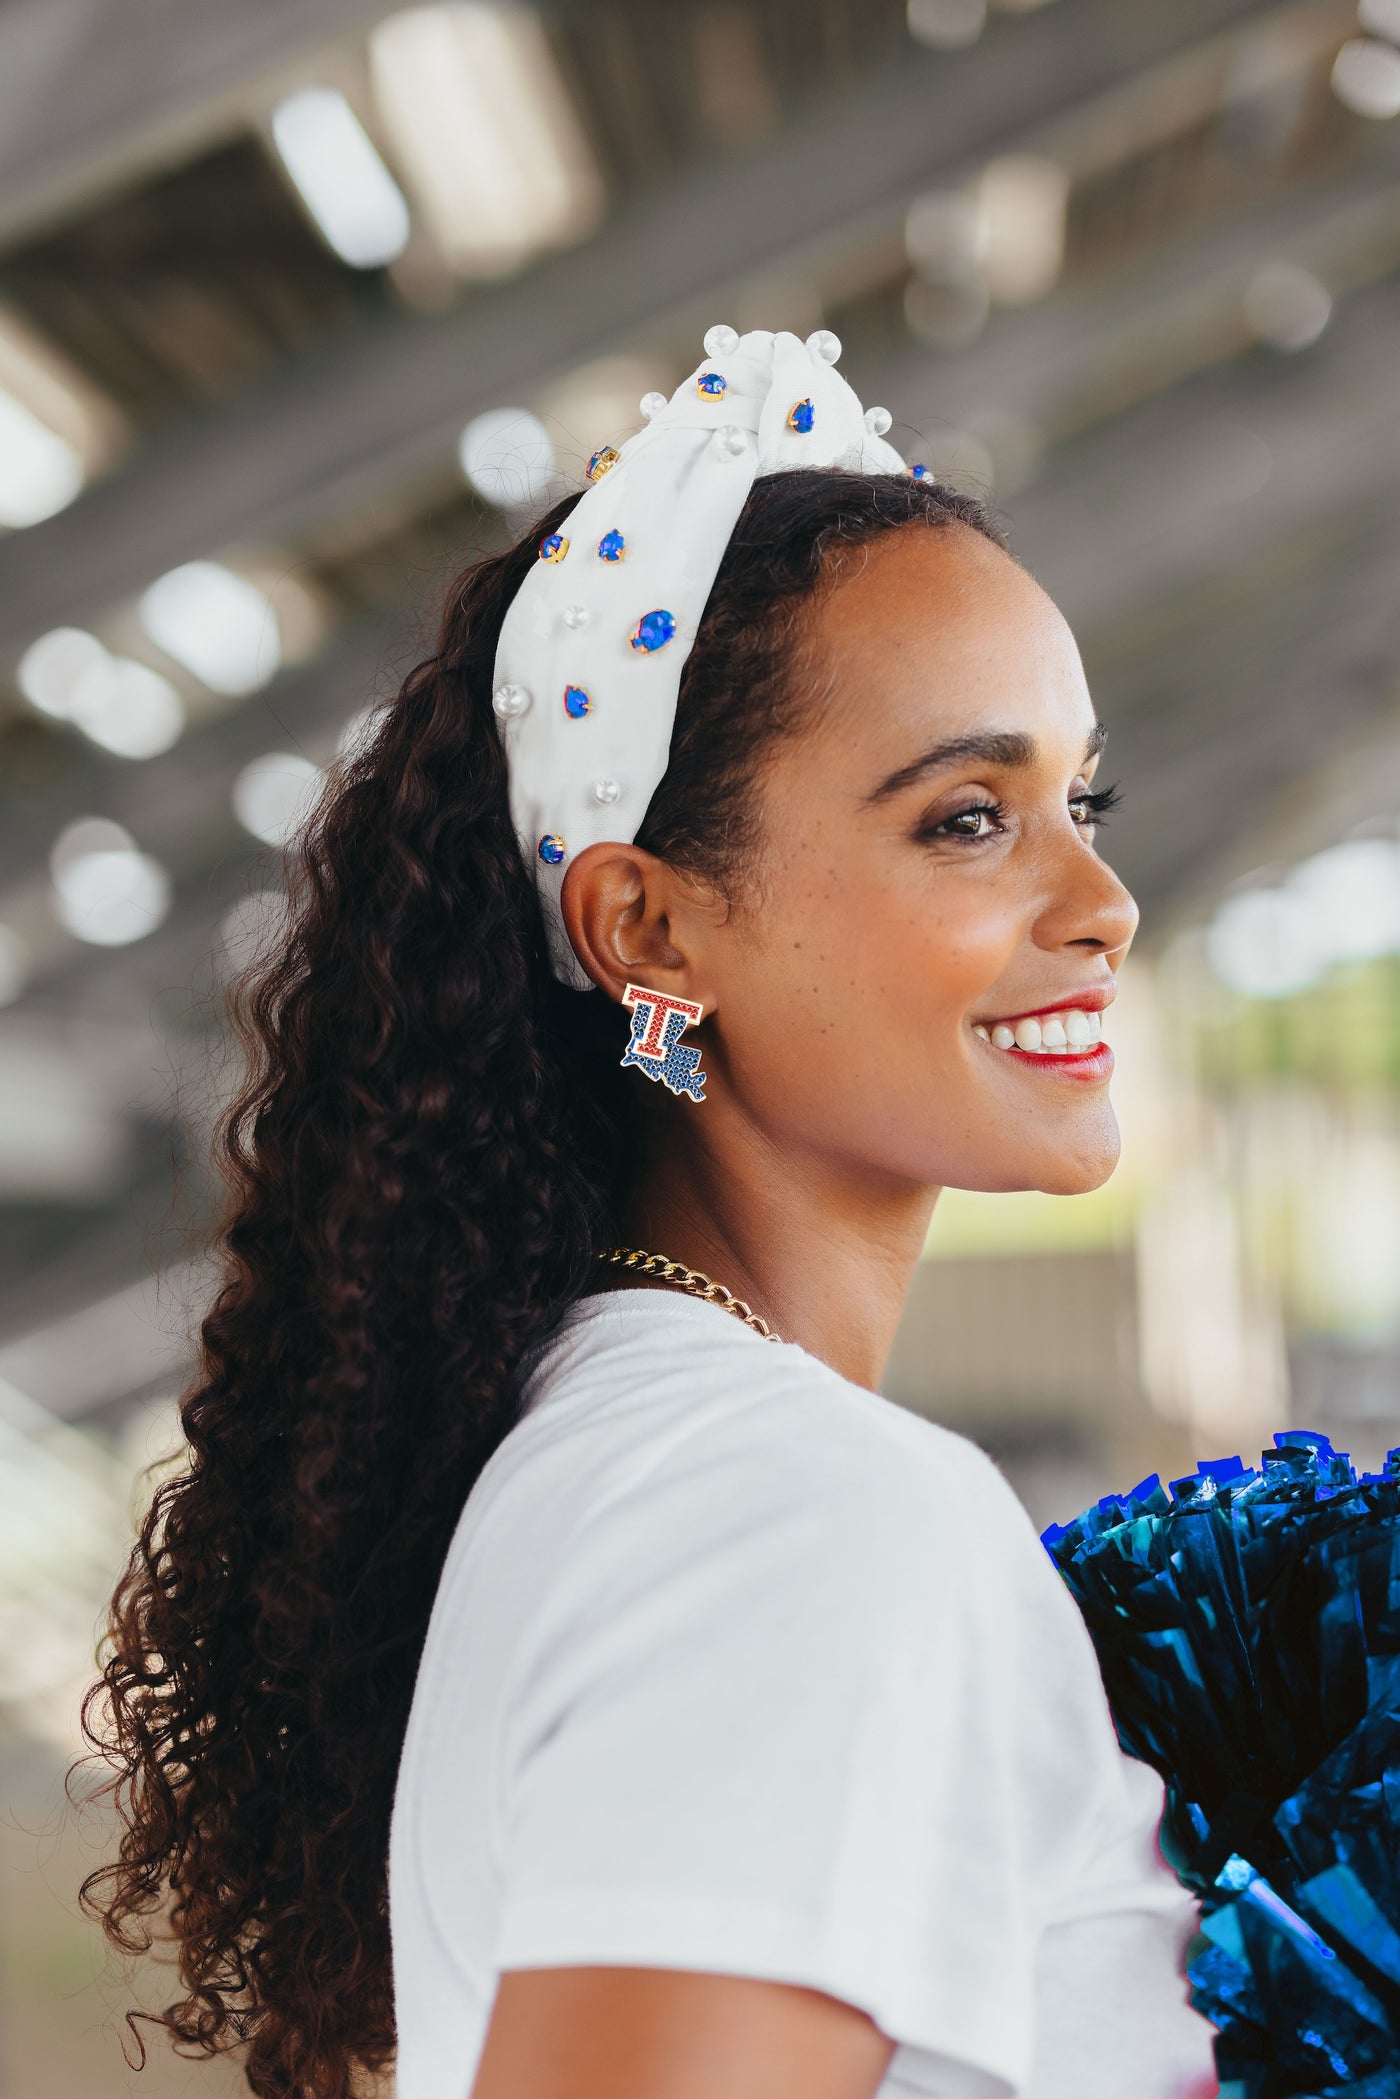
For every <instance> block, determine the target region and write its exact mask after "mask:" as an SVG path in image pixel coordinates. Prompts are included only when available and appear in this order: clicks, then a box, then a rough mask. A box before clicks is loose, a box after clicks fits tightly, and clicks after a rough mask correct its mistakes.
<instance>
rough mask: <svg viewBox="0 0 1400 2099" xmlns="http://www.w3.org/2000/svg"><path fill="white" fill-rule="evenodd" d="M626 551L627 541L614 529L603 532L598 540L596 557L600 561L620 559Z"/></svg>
mask: <svg viewBox="0 0 1400 2099" xmlns="http://www.w3.org/2000/svg"><path fill="white" fill-rule="evenodd" d="M626 551H627V542H626V540H625V539H624V538H623V536H622V534H621V533H620V532H619V531H617V530H616V529H614V530H613V531H611V532H605V533H604V534H603V536H602V538H601V539H600V540H599V542H598V559H599V560H600V561H621V559H622V557H623V555H624V554H625V553H626Z"/></svg>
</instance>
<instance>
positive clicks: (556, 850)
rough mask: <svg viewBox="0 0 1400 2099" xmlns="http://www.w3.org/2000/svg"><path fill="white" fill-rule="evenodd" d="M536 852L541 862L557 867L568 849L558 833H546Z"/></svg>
mask: <svg viewBox="0 0 1400 2099" xmlns="http://www.w3.org/2000/svg"><path fill="white" fill-rule="evenodd" d="M536 850H537V852H538V853H539V856H540V858H541V860H545V861H547V862H548V863H549V865H550V866H551V867H557V866H558V865H559V862H560V861H561V860H562V859H563V857H564V854H565V851H566V850H567V848H566V847H565V844H564V841H563V839H562V838H561V837H560V836H559V833H558V832H557V831H546V832H545V834H544V837H543V838H542V839H541V840H540V842H539V845H538V847H537V848H536Z"/></svg>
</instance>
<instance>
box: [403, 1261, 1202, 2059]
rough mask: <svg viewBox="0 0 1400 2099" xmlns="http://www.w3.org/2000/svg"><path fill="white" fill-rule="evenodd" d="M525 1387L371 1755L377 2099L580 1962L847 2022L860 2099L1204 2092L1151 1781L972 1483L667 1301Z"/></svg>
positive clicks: (984, 1490) (1022, 1532)
mask: <svg viewBox="0 0 1400 2099" xmlns="http://www.w3.org/2000/svg"><path fill="white" fill-rule="evenodd" d="M526 1398H527V1404H528V1411H527V1413H526V1415H525V1418H524V1419H523V1420H522V1422H521V1423H520V1424H519V1426H518V1427H517V1428H515V1429H514V1430H513V1431H512V1432H511V1434H510V1435H509V1436H508V1437H507V1438H506V1440H505V1442H504V1443H503V1445H502V1446H501V1448H500V1450H499V1451H497V1453H496V1454H495V1456H494V1457H493V1458H492V1460H491V1462H490V1464H489V1465H488V1466H487V1467H486V1470H485V1471H484V1473H483V1474H482V1476H481V1479H480V1480H479V1481H478V1483H477V1485H476V1487H475V1489H474V1490H473V1492H472V1494H471V1497H470V1499H469V1501H468V1503H467V1507H466V1510H465V1512H464V1514H463V1516H462V1519H461V1522H460V1524H459V1525H458V1529H457V1534H456V1537H455V1538H454V1540H453V1543H452V1547H451V1550H450V1552H449V1554H448V1558H447V1563H446V1566H445V1569H444V1571H443V1576H442V1582H441V1585H440V1588H439V1591H438V1596H437V1601H436V1604H435V1606H434V1610H433V1616H432V1623H431V1626H430V1629H429V1633H428V1639H427V1645H426V1648H425V1651H424V1655H423V1662H422V1667H421V1671H420V1674H419V1678H418V1684H417V1689H416V1692H415V1695H414V1702H413V1710H412V1715H411V1718H410V1721H409V1726H408V1734H407V1740H406V1743H405V1747H404V1756H403V1764H402V1768H401V1771H400V1775H399V1782H398V1791H397V1797H396V1800H395V1806H394V1822H393V1837H392V1844H391V1852H390V1874H389V1890H390V1906H391V1923H392V1931H393V1947H394V1979H395V1991H396V1997H397V2007H398V2025H399V2062H398V2092H399V2099H467V2095H468V2094H469V2093H470V2090H471V2086H472V2081H473V2078H474V2076H475V2072H476V2066H477V2062H478V2059H479V2056H480V2052H481V2048H482V2043H483V2041H484V2039H485V2033H486V2026H487V2021H488V2019H489V2016H490V2012H491V2004H492V1999H493V1995H494V1992H495V1987H496V1981H497V1978H498V1976H499V1975H500V1974H501V1973H502V1971H503V1970H507V1969H515V1968H535V1967H554V1966H570V1965H597V1964H624V1965H629V1966H639V1967H660V1968H682V1969H692V1970H702V1971H709V1972H714V1973H721V1974H728V1975H743V1976H760V1977H767V1978H769V1979H771V1980H774V1981H779V1982H789V1983H799V1984H805V1985H807V1986H808V1987H810V1988H813V1989H818V1990H824V1991H827V1992H828V1993H829V1994H831V1995H832V1996H834V1997H839V1998H842V1999H844V2000H846V2001H847V2002H849V2003H851V2004H854V2005H858V2006H860V2007H861V2008H862V2009H863V2010H865V2011H867V2012H868V2013H869V2014H870V2015H871V2017H872V2018H873V2019H874V2020H875V2021H876V2022H877V2024H878V2025H879V2026H880V2027H881V2028H882V2029H883V2030H884V2032H885V2033H886V2034H887V2035H889V2036H890V2037H891V2038H892V2039H893V2040H894V2041H895V2042H896V2043H897V2044H898V2045H897V2048H896V2052H895V2055H894V2058H893V2061H892V2063H891V2066H890V2069H889V2072H888V2074H887V2077H886V2079H885V2081H884V2083H883V2084H882V2086H881V2095H882V2099H896V2095H920V2099H1007V2095H1010V2094H1016V2095H1025V2099H1123V2094H1124V2093H1125V2092H1128V2091H1131V2092H1132V2094H1133V2099H1188V2095H1190V2099H1196V2095H1197V2094H1201V2093H1209V2092H1213V2091H1214V2090H1215V2080H1214V2076H1213V2073H1212V2066H1211V2049H1210V2038H1211V2029H1210V2027H1209V2026H1208V2025H1207V2024H1206V2022H1205V2021H1204V2020H1203V2019H1201V2018H1199V2017H1198V2016H1197V2014H1196V2013H1194V2012H1192V2011H1191V2010H1190V2009H1189V2008H1188V2005H1187V2001H1186V1985H1185V1983H1184V1982H1183V1980H1182V1977H1181V1960H1182V1955H1183V1951H1184V1947H1185V1942H1186V1940H1187V1939H1188V1937H1189V1936H1190V1934H1191V1932H1192V1930H1193V1929H1194V1925H1195V1916H1196V1912H1195V1905H1194V1904H1193V1903H1192V1901H1191V1900H1190V1899H1189V1897H1188V1896H1186V1895H1185V1894H1183V1892H1182V1891H1181V1889H1180V1888H1179V1886H1178V1884H1177V1882H1176V1880H1175V1879H1174V1877H1173V1876H1172V1874H1171V1873H1170V1871H1169V1870H1168V1868H1167V1867H1166V1866H1165V1865H1164V1864H1163V1862H1162V1859H1161V1856H1160V1853H1159V1852H1158V1850H1157V1846H1156V1832H1157V1825H1158V1822H1159V1820H1160V1816H1161V1808H1162V1786H1161V1781H1160V1780H1159V1779H1158V1778H1157V1776H1156V1775H1155V1773H1153V1772H1151V1771H1149V1770H1148V1769H1147V1768H1146V1766H1145V1765H1142V1764H1139V1763H1135V1762H1133V1761H1131V1760H1130V1759H1129V1758H1127V1757H1125V1756H1123V1754H1122V1753H1121V1751H1120V1750H1119V1748H1118V1745H1117V1741H1116V1739H1115V1737H1114V1733H1113V1728H1112V1723H1111V1721H1110V1719H1109V1715H1108V1708H1107V1704H1106V1702H1105V1699H1104V1694H1103V1689H1102V1686H1101V1684H1100V1680H1099V1674H1098V1669H1097V1665H1096V1663H1095V1659H1094V1653H1093V1649H1092V1646H1091V1644H1090V1641H1089V1638H1088V1635H1087V1633H1086V1631H1085V1629H1084V1626H1083V1623H1082V1621H1081V1619H1080V1617H1079V1613H1078V1611H1077V1609H1076V1608H1075V1605H1074V1603H1073V1601H1072V1599H1071V1598H1070V1596H1069V1594H1068V1592H1067V1591H1066V1590H1065V1588H1064V1587H1063V1585H1062V1583H1061V1581H1060V1578H1059V1576H1058V1575H1057V1574H1056V1573H1055V1571H1054V1569H1053V1568H1052V1567H1051V1565H1050V1562H1049V1560H1048V1558H1047V1557H1046V1554H1045V1552H1044V1550H1043V1548H1042V1547H1041V1544H1040V1541H1039V1539H1038V1538H1037V1537H1036V1535H1035V1533H1034V1530H1033V1529H1032V1526H1031V1524H1030V1522H1029V1519H1028V1518H1027V1517H1026V1515H1025V1513H1024V1511H1023V1510H1022V1508H1021V1505H1020V1503H1019V1502H1018V1501H1017V1500H1016V1497H1015V1496H1014V1494H1013V1493H1012V1491H1011V1489H1010V1487H1009V1486H1008V1485H1007V1484H1006V1482H1005V1480H1004V1479H1003V1478H1002V1476H1001V1474H1000V1473H999V1472H998V1471H997V1470H996V1468H995V1466H994V1465H993V1464H992V1463H991V1461H990V1460H989V1459H988V1458H986V1457H985V1456H984V1455H983V1454H982V1453H981V1452H980V1451H979V1450H977V1449H976V1447H975V1446H974V1445H973V1444H971V1443H969V1442H968V1441H967V1440H966V1439H965V1438H963V1437H961V1436H957V1435H954V1434H952V1433H950V1432H949V1431H948V1430H946V1429H941V1428H937V1427H935V1426H934V1425H933V1424H932V1423H930V1422H927V1421H923V1420H920V1419H918V1418H916V1417H915V1416H913V1415H911V1414H907V1413H904V1412H902V1411H901V1410H900V1409H899V1408H897V1407H895V1406H894V1405H892V1404H891V1403H890V1402H889V1401H887V1400H884V1399H881V1398H879V1397H877V1396H876V1395H874V1394H873V1393H870V1392H867V1391H865V1390H863V1389H862V1388H860V1387H859V1386H856V1385H852V1384H849V1383H847V1381H846V1380H845V1379H844V1378H842V1377H840V1376H838V1375H837V1373H836V1372H835V1371H833V1370H831V1369H829V1368H828V1367H827V1366H826V1365H825V1364H823V1363H821V1362H819V1361H818V1360H817V1359H816V1358H815V1357H813V1356H810V1355H808V1354H807V1353H806V1352H805V1350H803V1349H800V1348H796V1347H793V1346H791V1345H782V1346H774V1345H773V1344H772V1343H771V1342H767V1341H764V1340H763V1339H762V1338H761V1337H760V1336H759V1335H757V1334H755V1333H753V1332H751V1331H750V1330H749V1329H747V1328H746V1327H744V1326H743V1325H742V1324H741V1323H740V1322H739V1321H738V1320H737V1319H734V1318H732V1317H730V1316H729V1315H727V1314H726V1313H724V1312H723V1311H721V1310H719V1309H718V1308H717V1307H715V1306H713V1305H706V1304H703V1303H700V1302H697V1301H696V1300H694V1299H692V1298H687V1297H682V1296H680V1295H679V1294H677V1293H672V1292H662V1291H652V1290H635V1291H632V1290H621V1291H614V1292H609V1293H607V1294H606V1295H602V1296H597V1297H592V1298H588V1299H585V1300H584V1301H583V1302H582V1303H581V1304H579V1305H578V1306H576V1307H575V1308H574V1310H573V1311H572V1312H571V1313H570V1314H569V1316H568V1318H567V1320H566V1322H565V1324H564V1326H563V1327H562V1329H561V1330H560V1332H559V1333H558V1334H557V1335H556V1336H555V1337H554V1338H553V1339H552V1341H551V1342H550V1344H549V1346H548V1348H547V1349H546V1351H545V1352H544V1353H543V1355H542V1356H541V1357H540V1358H539V1360H538V1361H537V1363H536V1364H535V1366H534V1368H533V1370H532V1373H531V1376H530V1380H529V1383H528V1386H527V1391H526Z"/></svg>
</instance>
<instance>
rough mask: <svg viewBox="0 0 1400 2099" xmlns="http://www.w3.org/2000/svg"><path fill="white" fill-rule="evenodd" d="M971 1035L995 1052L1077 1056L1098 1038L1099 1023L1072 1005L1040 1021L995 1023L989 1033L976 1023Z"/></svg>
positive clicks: (1024, 1019) (1030, 1017) (1030, 1015)
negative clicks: (992, 1048) (989, 1043)
mask: <svg viewBox="0 0 1400 2099" xmlns="http://www.w3.org/2000/svg"><path fill="white" fill-rule="evenodd" d="M972 1032H973V1034H974V1035H980V1036H981V1037H982V1040H983V1041H984V1042H987V1041H990V1042H991V1043H992V1044H993V1045H994V1046H995V1047H996V1048H997V1049H1004V1050H1008V1049H1019V1050H1027V1051H1029V1052H1030V1054H1031V1055H1032V1056H1042V1057H1078V1056H1083V1055H1084V1053H1085V1051H1086V1050H1091V1049H1093V1047H1094V1045H1095V1044H1096V1043H1097V1042H1099V1041H1100V1040H1101V1039H1102V1036H1103V1023H1102V1021H1101V1020H1100V1018H1099V1015H1098V1014H1097V1013H1085V1012H1083V1011H1081V1009H1080V1008H1079V1007H1078V1006H1072V1007H1070V1009H1069V1010H1068V1012H1064V1013H1047V1014H1045V1015H1044V1016H1043V1018H1042V1017H1041V1016H1040V1015H1038V1014H1034V1013H1027V1014H1025V1015H1024V1016H1023V1017H1022V1018H1021V1019H1020V1020H1016V1021H1008V1020H999V1021H998V1022H997V1024H996V1026H995V1027H994V1028H992V1029H991V1031H990V1034H989V1032H988V1030H987V1028H986V1027H985V1026H984V1025H983V1024H982V1023H981V1022H979V1023H978V1024H977V1025H976V1026H975V1027H974V1028H973V1031H972Z"/></svg>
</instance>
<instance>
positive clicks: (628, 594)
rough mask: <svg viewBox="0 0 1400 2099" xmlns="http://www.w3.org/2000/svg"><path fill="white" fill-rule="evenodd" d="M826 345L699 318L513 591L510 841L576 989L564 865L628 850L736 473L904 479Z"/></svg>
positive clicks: (498, 699) (505, 668)
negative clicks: (629, 427)
mask: <svg viewBox="0 0 1400 2099" xmlns="http://www.w3.org/2000/svg"><path fill="white" fill-rule="evenodd" d="M840 354H841V345H840V343H839V342H838V341H837V339H836V337H835V336H834V335H832V334H831V333H830V332H829V331H827V330H819V331H818V333H817V334H815V335H811V336H809V337H808V338H807V341H806V342H805V343H803V342H801V341H799V340H798V338H797V337H796V336H795V335H787V334H781V333H780V334H777V335H770V334H767V333H765V332H763V331H762V330H755V331H754V332H753V333H751V334H749V335H745V336H738V335H736V334H735V332H734V330H733V329H732V328H712V329H711V330H710V331H709V333H708V334H707V335H706V337H705V357H706V361H705V362H704V363H703V364H700V365H698V366H697V367H696V369H695V371H694V372H692V374H691V375H690V377H689V378H688V379H686V380H685V381H684V382H683V383H682V384H681V385H680V386H678V387H677V389H676V391H675V393H674V394H672V396H671V398H670V400H669V401H667V400H666V399H665V398H664V396H662V395H660V394H648V395H647V397H646V400H645V401H644V402H643V403H642V406H643V409H644V411H646V412H647V413H648V414H649V415H650V421H649V422H648V423H647V425H646V427H645V428H644V429H642V430H639V431H638V432H637V434H636V435H635V436H634V437H630V438H628V440H627V442H626V443H625V444H624V445H623V446H622V448H621V449H620V451H616V452H614V451H612V450H611V448H608V449H606V450H605V451H603V452H601V453H595V455H594V457H593V459H592V460H591V461H590V462H589V474H588V480H589V486H588V487H587V488H586V489H585V490H584V492H583V494H582V495H581V496H580V497H579V500H578V502H577V503H576V504H575V505H574V507H573V509H572V510H571V511H570V512H569V515H568V517H567V518H565V520H564V521H563V523H562V524H561V525H560V526H559V528H558V530H557V531H556V532H553V533H551V534H550V535H549V536H548V537H547V538H546V539H545V540H544V541H543V542H542V543H541V547H540V558H539V560H538V561H537V562H536V563H535V565H534V567H533V568H532V569H531V570H530V572H529V574H528V575H527V576H526V578H525V581H524V582H523V583H522V584H521V586H520V589H519V590H518V591H517V592H516V595H515V597H514V599H513V600H512V602H511V606H510V609H509V611H508V612H507V613H506V617H505V621H504V624H503V625H502V628H501V637H500V642H499V645H498V647H497V651H496V670H495V700H494V705H495V709H496V714H497V717H498V719H499V722H500V727H501V733H502V737H503V740H504V744H505V751H506V760H507V766H508V770H509V778H510V810H511V819H512V822H513V823H514V826H515V831H516V835H517V837H518V839H519V841H520V850H521V852H522V853H523V855H524V857H525V862H526V865H527V866H528V867H529V868H530V869H531V871H532V873H533V874H534V877H535V881H536V883H537V886H538V889H539V896H540V906H541V909H542V911H543V913H544V921H545V928H546V932H547V934H548V939H549V951H550V957H551V960H552V962H553V965H554V973H555V975H556V976H557V977H559V978H560V979H561V980H562V981H563V982H564V983H566V984H572V985H573V986H575V988H576V989H578V990H581V991H582V990H587V989H588V988H589V987H590V983H591V979H590V978H589V977H588V976H587V975H586V974H585V972H584V970H583V969H582V967H581V966H580V964H579V961H578V958H577V956H576V955H575V953H574V950H573V947H572V945H571V944H570V941H569V936H568V934H567V933H566V932H565V930H564V921H563V918H562V915H561V913H560V909H559V893H560V890H561V888H562V887H563V881H564V870H565V868H566V867H567V865H568V863H569V861H570V860H571V859H572V858H573V856H574V855H575V854H577V853H579V852H580V851H582V849H583V848H584V847H585V846H588V845H596V844H599V843H601V842H602V841H604V840H609V841H616V842H619V843H629V844H630V842H631V841H632V840H633V839H634V838H635V837H636V835H637V832H638V831H639V830H640V828H641V824H642V819H643V817H644V816H645V815H646V811H647V804H648V803H649V802H650V800H651V798H652V795H653V794H654V793H655V791H656V788H657V786H658V785H659V783H660V780H661V776H662V774H663V773H664V772H665V770H666V765H667V761H668V758H669V755H670V749H671V731H672V727H673V725H674V723H675V718H676V698H677V694H678V691H679V688H680V678H681V671H682V668H683V666H684V664H685V659H686V657H687V656H688V654H689V653H690V649H691V646H692V644H693V643H694V640H695V635H696V630H697V629H698V627H699V625H700V619H701V615H702V614H703V612H704V610H705V604H706V601H707V599H708V598H709V595H710V590H711V588H712V586H713V584H714V580H715V576H716V573H717V572H718V569H719V565H720V562H721V561H722V560H723V558H724V550H725V548H726V547H727V546H728V544H729V538H730V534H731V533H732V532H733V530H734V526H735V523H736V522H737V520H738V516H739V512H740V511H741V510H742V508H743V506H744V501H745V498H746V497H747V495H748V492H749V489H750V487H751V486H752V484H753V482H754V480H755V479H756V478H757V476H758V475H760V474H772V473H779V472H781V471H782V470H784V469H785V468H789V467H799V466H813V467H832V466H837V467H849V468H855V469H858V470H861V471H864V472H867V473H891V474H895V473H900V474H902V473H906V472H908V471H909V470H908V468H906V466H905V464H904V461H903V460H902V459H901V458H900V456H899V454H898V453H897V452H896V451H895V450H894V448H893V446H891V445H888V444H886V443H885V442H884V438H883V435H882V433H883V432H884V431H885V430H887V429H888V428H889V423H890V418H889V416H888V415H887V414H886V412H885V411H884V409H882V408H872V409H871V410H870V411H869V413H868V414H867V413H866V411H865V410H864V409H863V408H862V406H861V404H860V402H859V401H858V400H857V398H856V396H855V394H854V392H853V391H852V389H851V388H850V387H849V386H848V385H847V383H846V381H845V380H844V379H843V378H842V377H841V375H840V374H839V372H837V371H836V370H835V369H834V360H835V359H836V358H837V357H839V356H840Z"/></svg>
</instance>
